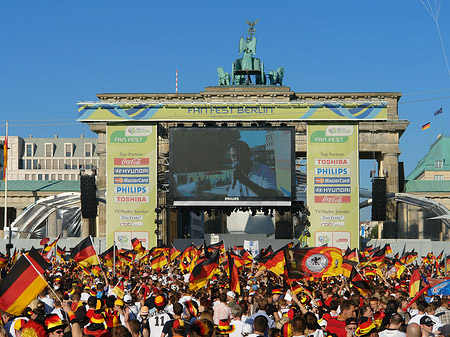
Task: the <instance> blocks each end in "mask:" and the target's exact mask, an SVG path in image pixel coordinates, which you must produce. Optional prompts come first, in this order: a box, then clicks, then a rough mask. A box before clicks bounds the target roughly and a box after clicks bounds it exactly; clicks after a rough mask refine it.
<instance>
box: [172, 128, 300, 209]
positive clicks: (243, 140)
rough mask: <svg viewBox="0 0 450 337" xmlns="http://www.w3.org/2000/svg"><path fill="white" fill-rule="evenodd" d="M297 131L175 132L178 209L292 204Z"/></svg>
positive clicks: (174, 183) (175, 199)
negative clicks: (181, 207) (186, 207)
mask: <svg viewBox="0 0 450 337" xmlns="http://www.w3.org/2000/svg"><path fill="white" fill-rule="evenodd" d="M294 137H295V131H294V128H290V127H267V128H178V127H177V128H171V129H170V199H171V200H172V201H173V204H174V206H290V205H291V200H292V192H293V191H294V194H295V189H293V185H294V169H293V167H294V157H295V153H294Z"/></svg>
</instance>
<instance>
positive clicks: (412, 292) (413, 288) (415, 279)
mask: <svg viewBox="0 0 450 337" xmlns="http://www.w3.org/2000/svg"><path fill="white" fill-rule="evenodd" d="M420 280H421V277H420V271H419V268H418V267H417V266H415V267H414V270H413V272H412V274H411V279H410V281H409V297H414V296H416V294H417V293H418V292H419V291H420V288H421V287H420V286H421V282H420Z"/></svg>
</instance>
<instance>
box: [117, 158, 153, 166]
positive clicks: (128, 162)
mask: <svg viewBox="0 0 450 337" xmlns="http://www.w3.org/2000/svg"><path fill="white" fill-rule="evenodd" d="M148 163H149V159H148V158H114V165H121V166H141V165H148Z"/></svg>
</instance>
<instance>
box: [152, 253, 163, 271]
mask: <svg viewBox="0 0 450 337" xmlns="http://www.w3.org/2000/svg"><path fill="white" fill-rule="evenodd" d="M151 264H152V269H158V268H162V267H164V266H165V265H166V264H167V259H166V256H165V255H164V253H161V254H159V255H158V256H156V257H154V258H153V259H152V261H151Z"/></svg>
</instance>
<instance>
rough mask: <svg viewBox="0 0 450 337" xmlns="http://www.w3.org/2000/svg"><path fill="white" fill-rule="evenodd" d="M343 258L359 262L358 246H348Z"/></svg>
mask: <svg viewBox="0 0 450 337" xmlns="http://www.w3.org/2000/svg"><path fill="white" fill-rule="evenodd" d="M342 258H343V259H345V260H350V261H355V262H359V260H358V252H357V251H356V248H354V249H350V248H349V247H347V250H346V251H345V253H344V256H343V257H342Z"/></svg>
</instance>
